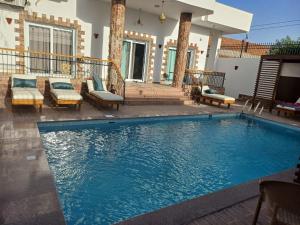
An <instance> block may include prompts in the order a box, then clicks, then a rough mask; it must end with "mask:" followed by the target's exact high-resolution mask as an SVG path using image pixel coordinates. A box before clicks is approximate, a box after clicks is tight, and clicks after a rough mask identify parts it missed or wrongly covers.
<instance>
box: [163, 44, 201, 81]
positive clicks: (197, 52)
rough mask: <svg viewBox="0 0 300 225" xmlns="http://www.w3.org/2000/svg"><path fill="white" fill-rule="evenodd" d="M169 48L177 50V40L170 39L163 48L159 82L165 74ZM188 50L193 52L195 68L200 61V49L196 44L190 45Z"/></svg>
mask: <svg viewBox="0 0 300 225" xmlns="http://www.w3.org/2000/svg"><path fill="white" fill-rule="evenodd" d="M169 48H177V40H174V39H170V40H169V41H168V42H167V43H166V44H165V46H164V52H163V60H162V66H161V80H162V77H163V74H164V73H166V72H167V65H168V57H169ZM189 49H191V50H193V51H194V53H195V55H194V66H195V67H197V65H198V63H199V59H200V49H199V47H198V45H197V44H196V43H190V44H189Z"/></svg>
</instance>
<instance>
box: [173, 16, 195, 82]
mask: <svg viewBox="0 0 300 225" xmlns="http://www.w3.org/2000/svg"><path fill="white" fill-rule="evenodd" d="M191 25H192V13H181V16H180V22H179V32H178V39H177V52H176V62H175V69H174V78H173V86H174V87H181V85H182V80H183V77H184V72H185V67H186V61H187V52H188V48H189V36H190V30H191Z"/></svg>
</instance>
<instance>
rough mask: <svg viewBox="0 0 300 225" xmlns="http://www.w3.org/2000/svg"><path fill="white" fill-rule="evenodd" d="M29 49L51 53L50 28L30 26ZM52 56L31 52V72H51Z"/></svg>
mask: <svg viewBox="0 0 300 225" xmlns="http://www.w3.org/2000/svg"><path fill="white" fill-rule="evenodd" d="M29 50H30V51H31V52H45V53H50V29H49V28H44V27H37V26H29ZM49 71H50V57H49V55H47V54H46V55H43V54H33V53H31V54H30V72H36V73H38V72H41V73H49Z"/></svg>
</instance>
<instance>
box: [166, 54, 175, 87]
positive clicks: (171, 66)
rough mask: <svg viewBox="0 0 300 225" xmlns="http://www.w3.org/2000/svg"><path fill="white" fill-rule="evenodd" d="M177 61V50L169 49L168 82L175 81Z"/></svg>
mask: <svg viewBox="0 0 300 225" xmlns="http://www.w3.org/2000/svg"><path fill="white" fill-rule="evenodd" d="M175 60H176V48H169V54H168V64H167V74H168V77H167V81H173V77H174V69H175Z"/></svg>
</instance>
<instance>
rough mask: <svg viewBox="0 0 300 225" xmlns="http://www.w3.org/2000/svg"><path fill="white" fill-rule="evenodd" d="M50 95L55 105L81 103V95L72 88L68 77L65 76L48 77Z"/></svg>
mask: <svg viewBox="0 0 300 225" xmlns="http://www.w3.org/2000/svg"><path fill="white" fill-rule="evenodd" d="M49 83H50V96H51V98H52V100H53V102H54V105H55V106H59V105H75V106H78V109H80V106H81V104H82V99H83V98H82V96H81V95H80V94H79V93H77V92H76V91H75V90H74V87H73V85H72V83H71V80H70V79H66V78H49Z"/></svg>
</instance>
